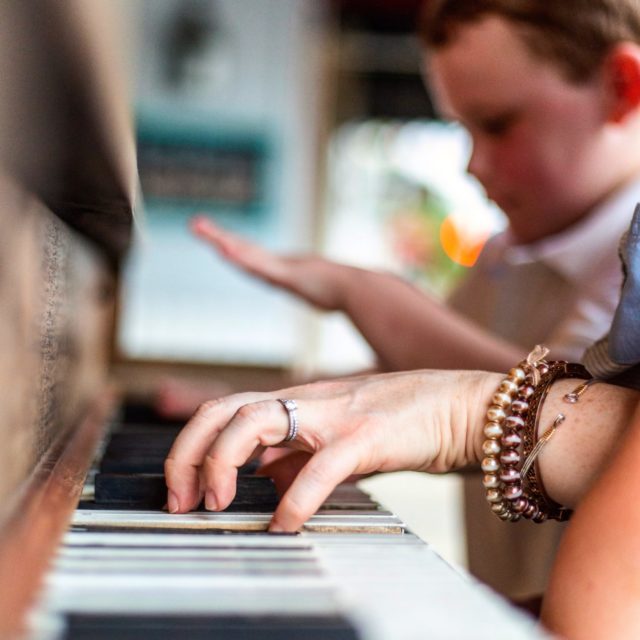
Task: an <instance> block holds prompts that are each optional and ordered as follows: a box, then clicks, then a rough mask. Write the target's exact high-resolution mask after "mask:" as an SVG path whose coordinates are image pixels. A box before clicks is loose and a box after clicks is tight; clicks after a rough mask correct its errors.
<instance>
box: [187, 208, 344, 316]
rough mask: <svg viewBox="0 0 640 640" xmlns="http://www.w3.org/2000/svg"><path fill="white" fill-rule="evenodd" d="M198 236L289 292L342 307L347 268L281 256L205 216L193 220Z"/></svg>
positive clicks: (322, 306)
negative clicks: (231, 231)
mask: <svg viewBox="0 0 640 640" xmlns="http://www.w3.org/2000/svg"><path fill="white" fill-rule="evenodd" d="M191 229H192V231H193V233H194V234H195V235H197V236H198V237H200V238H202V239H203V240H205V241H206V242H208V243H209V244H210V245H211V246H212V247H213V248H214V249H216V250H217V251H218V253H219V254H220V255H221V256H223V257H224V258H225V259H227V260H228V261H229V262H231V263H233V264H234V265H235V266H237V267H239V268H240V269H242V270H244V271H246V272H247V273H250V274H251V275H253V276H256V277H257V278H260V279H261V280H264V281H265V282H268V283H270V284H272V285H274V286H276V287H280V288H281V289H285V290H287V291H289V292H291V293H293V294H295V295H297V296H299V297H301V298H303V299H304V300H306V301H307V302H309V303H310V304H312V305H314V306H315V307H318V308H320V309H325V310H330V311H334V310H339V309H341V308H342V300H343V298H344V296H343V288H344V279H345V277H346V274H347V273H348V272H349V267H345V266H342V265H339V264H336V263H333V262H330V261H328V260H324V259H323V258H319V257H316V256H300V257H286V256H278V255H276V254H274V253H272V252H270V251H268V250H266V249H264V248H262V247H260V246H259V245H257V244H255V243H253V242H250V241H248V240H245V239H243V238H240V237H239V236H237V235H235V234H233V233H230V232H229V231H224V230H223V229H221V228H220V227H218V226H217V225H216V224H214V223H213V222H211V220H209V219H208V218H205V217H204V216H197V217H195V218H193V220H192V221H191Z"/></svg>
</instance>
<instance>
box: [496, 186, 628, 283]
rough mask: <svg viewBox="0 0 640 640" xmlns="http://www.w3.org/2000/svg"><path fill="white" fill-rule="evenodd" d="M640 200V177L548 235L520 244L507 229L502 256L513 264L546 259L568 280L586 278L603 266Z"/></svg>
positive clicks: (545, 260)
mask: <svg viewBox="0 0 640 640" xmlns="http://www.w3.org/2000/svg"><path fill="white" fill-rule="evenodd" d="M638 202H640V180H637V181H634V182H632V183H630V184H628V185H627V186H625V187H624V188H622V189H621V190H618V191H617V192H616V193H614V194H613V195H612V196H610V197H609V198H607V200H605V201H604V202H603V203H601V204H600V205H599V206H598V207H596V208H595V209H594V210H593V212H591V213H590V214H589V215H588V216H586V217H585V218H583V219H582V220H580V221H579V222H577V223H576V224H573V225H571V227H569V228H568V229H565V230H564V231H561V232H560V233H556V234H554V235H552V236H549V237H548V238H543V239H542V240H538V241H536V242H532V243H531V244H526V245H517V244H515V243H514V242H513V240H512V238H511V237H510V235H509V233H508V231H507V232H506V233H505V234H504V240H503V241H504V243H505V247H504V254H503V259H504V260H505V261H507V262H509V263H510V264H514V265H515V264H530V263H533V262H543V263H545V264H546V265H548V266H549V267H551V268H552V269H554V270H555V271H557V272H559V273H560V274H561V275H562V276H564V277H565V278H566V279H567V280H570V281H579V280H584V279H585V278H586V277H587V276H589V275H590V274H592V273H593V272H594V271H596V270H598V269H599V268H600V266H601V264H602V261H603V260H605V259H606V258H607V257H609V254H610V252H611V247H612V246H616V247H617V246H618V242H619V240H620V237H621V236H622V234H623V233H624V232H625V231H626V230H627V228H628V227H629V223H630V221H631V217H632V216H633V211H634V208H635V206H636V204H637V203H638Z"/></svg>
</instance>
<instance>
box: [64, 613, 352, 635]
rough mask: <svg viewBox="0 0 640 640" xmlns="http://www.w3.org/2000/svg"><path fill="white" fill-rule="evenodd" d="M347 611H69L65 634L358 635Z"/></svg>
mask: <svg viewBox="0 0 640 640" xmlns="http://www.w3.org/2000/svg"><path fill="white" fill-rule="evenodd" d="M358 637H359V634H358V633H357V631H356V629H355V628H354V627H353V625H352V624H351V623H350V622H349V621H348V620H347V619H346V618H344V617H342V616H326V617H320V616H304V617H302V616H296V617H291V616H275V615H272V616H255V617H254V616H242V617H240V616H204V615H203V616H198V615H192V616H169V615H163V616H156V615H142V614H140V615H137V614H136V615H115V614H114V615H107V614H70V615H69V616H67V618H66V630H65V635H64V636H63V639H64V640H107V638H108V639H109V640H112V639H113V638H118V640H140V638H145V640H185V639H186V638H188V639H189V640H256V639H258V638H259V639H260V640H358Z"/></svg>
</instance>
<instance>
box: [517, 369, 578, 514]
mask: <svg viewBox="0 0 640 640" xmlns="http://www.w3.org/2000/svg"><path fill="white" fill-rule="evenodd" d="M548 366H549V371H548V372H547V373H546V374H545V375H544V376H543V377H542V380H541V381H540V384H539V385H538V386H537V387H536V390H535V392H534V393H533V395H532V396H531V399H530V401H529V416H528V419H527V421H526V423H525V428H524V431H523V434H522V435H523V438H522V457H523V460H524V464H523V467H522V469H521V471H520V473H521V477H522V482H523V484H524V485H525V487H526V493H527V496H526V498H525V500H526V501H527V503H528V504H526V505H524V510H523V511H522V513H523V515H524V516H525V517H527V518H530V519H531V520H533V521H534V522H544V521H545V520H547V519H550V520H560V521H563V520H568V519H569V518H570V517H571V514H572V511H571V509H567V508H566V507H563V506H561V505H559V504H558V503H557V502H555V501H554V500H552V499H551V498H550V497H549V495H548V494H547V492H546V491H545V488H544V484H543V482H542V478H541V476H540V473H539V469H538V465H537V454H538V453H539V451H540V449H541V447H542V445H543V444H545V443H546V442H547V441H548V440H549V438H550V437H551V435H553V433H554V431H555V429H556V428H557V427H558V425H559V424H560V423H561V422H562V421H564V419H565V416H564V414H562V413H559V414H558V415H557V416H556V418H555V420H554V421H553V424H552V426H551V428H550V429H548V430H547V431H546V432H545V434H544V436H543V438H544V439H542V438H541V441H540V442H539V439H538V430H539V422H540V408H541V406H542V404H543V403H544V401H545V399H546V397H547V395H548V394H549V390H550V389H551V386H552V385H553V383H554V382H556V381H557V380H562V379H565V378H579V379H582V380H589V379H590V378H591V374H590V373H589V372H588V371H587V370H586V369H585V368H584V367H583V366H582V365H581V364H577V363H571V362H564V361H556V362H550V363H549V365H548ZM581 387H582V388H583V389H584V388H586V387H585V386H584V385H581ZM578 393H580V392H578V390H575V391H573V392H572V393H571V394H567V396H565V401H567V402H570V403H574V402H576V401H577V400H576V399H574V398H579V395H577V394H578ZM545 436H546V437H545ZM532 454H533V455H532ZM522 507H523V505H518V508H519V509H520V508H522Z"/></svg>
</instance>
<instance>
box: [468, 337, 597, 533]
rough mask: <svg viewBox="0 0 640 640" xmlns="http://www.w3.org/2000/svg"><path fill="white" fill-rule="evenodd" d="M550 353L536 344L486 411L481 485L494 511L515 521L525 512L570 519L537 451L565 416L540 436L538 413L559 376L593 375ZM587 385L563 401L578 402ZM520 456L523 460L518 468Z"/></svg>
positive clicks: (537, 519) (540, 519)
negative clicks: (542, 476) (543, 477)
mask: <svg viewBox="0 0 640 640" xmlns="http://www.w3.org/2000/svg"><path fill="white" fill-rule="evenodd" d="M547 353H548V349H546V348H545V347H541V346H537V347H536V348H535V349H534V350H533V351H532V352H531V353H530V354H529V355H528V356H527V358H526V360H523V361H522V362H520V363H519V364H518V366H516V367H514V368H513V369H511V370H510V371H509V373H508V374H507V377H506V378H505V379H504V380H502V382H501V383H500V386H499V387H498V390H497V391H496V393H495V394H494V395H493V397H492V402H491V405H490V406H489V409H488V411H487V419H488V422H487V423H486V424H485V427H484V435H485V437H486V438H487V439H486V440H485V441H484V443H483V446H482V449H483V453H484V455H485V456H486V457H485V458H484V459H483V460H482V464H481V467H482V470H483V471H484V473H485V475H484V478H483V485H484V487H485V489H486V499H487V501H488V502H489V503H490V504H491V510H492V511H493V512H494V513H495V514H496V515H497V516H498V517H499V518H500V519H502V520H506V521H511V522H516V521H518V520H519V519H520V518H522V517H524V518H526V519H530V520H533V521H534V522H543V521H544V520H546V519H549V518H553V519H557V520H566V519H567V518H568V517H569V515H570V513H571V512H570V510H568V509H564V508H563V507H561V506H560V505H558V504H556V503H555V502H554V501H553V500H551V498H549V496H548V495H547V494H546V492H545V491H544V487H543V485H542V482H541V481H540V480H539V478H538V471H537V468H536V466H535V460H536V458H537V455H538V454H539V452H540V450H541V449H542V447H543V446H544V444H545V443H546V442H548V440H549V439H550V438H551V436H552V435H553V434H554V433H555V430H556V428H557V427H558V425H559V424H560V423H561V422H562V421H563V420H564V418H565V416H564V415H563V414H558V416H557V417H556V419H555V420H554V422H553V424H552V425H551V427H550V428H549V429H547V430H546V431H545V433H544V434H543V436H541V438H540V440H539V441H538V439H537V431H538V422H539V412H540V407H541V406H542V403H543V402H544V400H545V398H546V396H547V394H548V392H549V389H550V388H551V385H552V384H553V383H554V382H555V381H556V380H558V379H561V378H589V377H590V376H589V373H588V372H587V371H586V369H584V367H582V366H581V365H577V364H570V363H567V362H563V361H558V362H555V361H554V362H547V361H546V360H545V357H546V355H547ZM589 384H590V382H587V383H583V384H581V385H580V386H579V387H577V388H576V389H575V390H574V391H573V392H571V393H569V394H567V395H566V396H565V397H564V400H565V402H569V403H575V402H577V401H578V400H579V398H580V396H581V395H582V393H584V391H585V390H586V388H587V387H588V385H589ZM514 397H515V399H514ZM521 445H522V454H520V453H519V448H520V446H521ZM521 460H524V464H523V465H522V468H521V469H518V465H519V464H520V461H521Z"/></svg>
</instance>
